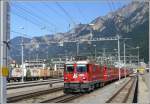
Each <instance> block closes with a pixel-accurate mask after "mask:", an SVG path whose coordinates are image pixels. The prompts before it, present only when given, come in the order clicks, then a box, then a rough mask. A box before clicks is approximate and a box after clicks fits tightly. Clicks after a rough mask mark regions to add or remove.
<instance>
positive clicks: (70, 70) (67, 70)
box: [65, 65, 74, 73]
mask: <svg viewBox="0 0 150 104" xmlns="http://www.w3.org/2000/svg"><path fill="white" fill-rule="evenodd" d="M65 71H66V72H68V73H72V72H73V71H74V66H73V65H67V66H66V70H65Z"/></svg>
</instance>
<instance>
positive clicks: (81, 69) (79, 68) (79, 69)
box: [77, 65, 87, 73]
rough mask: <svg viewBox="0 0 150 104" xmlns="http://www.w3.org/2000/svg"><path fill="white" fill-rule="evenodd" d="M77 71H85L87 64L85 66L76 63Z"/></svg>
mask: <svg viewBox="0 0 150 104" xmlns="http://www.w3.org/2000/svg"><path fill="white" fill-rule="evenodd" d="M77 72H78V73H84V72H87V66H86V65H78V66H77Z"/></svg>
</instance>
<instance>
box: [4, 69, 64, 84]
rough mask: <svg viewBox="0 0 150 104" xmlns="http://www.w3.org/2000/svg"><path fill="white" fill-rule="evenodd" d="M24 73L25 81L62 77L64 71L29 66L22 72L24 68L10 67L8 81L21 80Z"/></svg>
mask: <svg viewBox="0 0 150 104" xmlns="http://www.w3.org/2000/svg"><path fill="white" fill-rule="evenodd" d="M22 75H23V79H24V81H33V80H40V79H42V80H46V79H48V78H52V77H62V76H63V71H61V70H56V71H54V70H50V69H48V68H44V69H43V68H37V67H35V68H27V69H24V71H23V72H22V68H10V70H9V76H8V77H7V82H20V81H21V80H22Z"/></svg>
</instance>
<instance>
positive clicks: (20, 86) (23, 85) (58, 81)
mask: <svg viewBox="0 0 150 104" xmlns="http://www.w3.org/2000/svg"><path fill="white" fill-rule="evenodd" d="M61 82H63V80H52V81H51V80H50V81H44V82H36V83H25V84H18V85H11V86H7V90H9V89H17V88H24V87H32V86H39V85H47V84H55V83H61Z"/></svg>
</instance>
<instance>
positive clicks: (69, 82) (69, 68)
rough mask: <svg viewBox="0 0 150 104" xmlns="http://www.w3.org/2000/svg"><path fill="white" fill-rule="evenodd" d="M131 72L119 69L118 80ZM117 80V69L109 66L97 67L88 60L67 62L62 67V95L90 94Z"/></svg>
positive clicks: (97, 65)
mask: <svg viewBox="0 0 150 104" xmlns="http://www.w3.org/2000/svg"><path fill="white" fill-rule="evenodd" d="M131 73H132V72H131V71H130V70H127V69H126V70H125V69H124V68H120V78H123V77H125V76H129V74H131ZM118 79H119V69H118V68H117V67H115V66H111V65H106V64H103V65H99V64H96V62H94V61H90V60H78V61H69V62H66V63H65V65H64V93H71V92H91V91H93V90H95V89H96V88H99V87H102V86H104V85H105V84H108V83H110V82H113V81H116V80H118Z"/></svg>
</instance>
